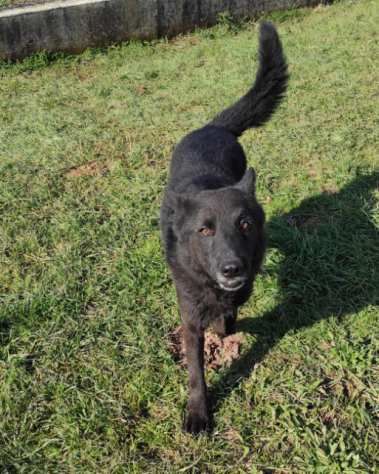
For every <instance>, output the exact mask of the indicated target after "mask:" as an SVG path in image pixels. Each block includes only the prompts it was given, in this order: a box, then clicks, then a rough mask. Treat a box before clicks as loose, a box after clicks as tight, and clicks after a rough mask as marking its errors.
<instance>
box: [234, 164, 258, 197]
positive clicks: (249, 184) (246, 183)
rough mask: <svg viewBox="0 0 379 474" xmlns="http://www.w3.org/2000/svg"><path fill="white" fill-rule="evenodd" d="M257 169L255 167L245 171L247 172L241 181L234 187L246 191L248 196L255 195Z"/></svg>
mask: <svg viewBox="0 0 379 474" xmlns="http://www.w3.org/2000/svg"><path fill="white" fill-rule="evenodd" d="M255 179H256V175H255V171H254V168H248V169H247V170H246V171H245V174H244V175H243V177H242V179H241V181H239V182H238V183H237V184H236V185H235V186H234V187H235V188H237V189H239V190H240V191H243V192H244V193H246V194H247V195H248V196H254V195H255Z"/></svg>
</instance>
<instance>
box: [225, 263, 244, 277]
mask: <svg viewBox="0 0 379 474" xmlns="http://www.w3.org/2000/svg"><path fill="white" fill-rule="evenodd" d="M240 273H241V266H240V265H239V264H238V263H237V262H230V263H227V264H226V265H224V267H223V269H222V274H223V275H224V277H226V278H234V277H236V276H238V275H239V274H240Z"/></svg>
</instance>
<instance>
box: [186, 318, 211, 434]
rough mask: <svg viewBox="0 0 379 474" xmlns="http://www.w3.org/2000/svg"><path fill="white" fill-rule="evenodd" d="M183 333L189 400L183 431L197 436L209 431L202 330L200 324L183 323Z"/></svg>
mask: <svg viewBox="0 0 379 474" xmlns="http://www.w3.org/2000/svg"><path fill="white" fill-rule="evenodd" d="M183 333H184V344H185V350H186V358H187V364H188V372H189V380H188V386H189V400H188V405H187V413H186V416H185V420H184V429H185V430H186V431H188V432H189V433H193V434H197V433H199V432H200V431H208V430H209V429H210V418H209V412H208V401H207V386H206V384H205V378H204V330H203V329H202V328H201V327H200V324H193V323H186V322H183Z"/></svg>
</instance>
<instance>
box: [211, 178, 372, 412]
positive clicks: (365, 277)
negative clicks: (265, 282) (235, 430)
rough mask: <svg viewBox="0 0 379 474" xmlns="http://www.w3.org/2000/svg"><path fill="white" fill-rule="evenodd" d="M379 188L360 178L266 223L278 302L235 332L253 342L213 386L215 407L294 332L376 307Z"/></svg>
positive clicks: (247, 319)
mask: <svg viewBox="0 0 379 474" xmlns="http://www.w3.org/2000/svg"><path fill="white" fill-rule="evenodd" d="M378 187H379V172H375V173H373V174H371V175H361V176H357V177H356V178H355V179H354V180H353V181H351V182H350V183H349V184H348V185H347V186H345V187H344V188H343V189H342V190H341V191H339V192H338V193H336V192H334V193H333V192H330V191H329V192H325V193H322V194H319V195H317V196H315V197H311V198H309V199H306V200H304V201H303V202H302V203H301V204H300V206H299V207H297V208H295V209H293V210H292V211H290V212H289V213H287V214H285V215H281V216H275V217H273V218H272V219H271V220H270V221H269V222H268V224H267V233H268V236H269V245H268V247H269V249H273V248H275V249H278V250H279V252H280V255H281V257H282V258H281V262H280V264H279V269H275V270H276V271H277V272H278V282H279V287H280V302H279V304H278V305H277V306H276V307H275V308H274V309H272V310H270V311H268V312H267V313H264V314H263V315H262V316H258V317H251V318H244V319H242V320H241V321H239V322H238V323H237V331H242V332H245V333H250V334H253V335H254V336H255V338H256V341H255V342H254V344H253V346H252V347H250V349H248V350H247V351H246V352H245V353H244V355H243V356H242V357H241V358H240V359H238V360H236V361H235V362H234V363H233V364H232V366H231V367H230V368H229V369H227V370H226V371H225V372H224V373H223V374H222V375H221V377H220V378H219V379H218V381H217V382H216V383H215V384H214V385H213V386H211V388H210V397H211V399H212V401H213V405H214V409H215V410H217V408H218V407H219V406H220V404H221V403H222V401H223V400H224V399H225V398H227V397H228V395H229V394H230V393H231V392H232V390H233V389H234V388H235V387H236V385H237V384H239V383H240V382H241V380H243V379H245V378H247V377H248V376H249V375H250V373H251V371H252V370H253V368H254V366H255V364H257V363H258V362H259V361H261V360H262V359H263V358H264V357H265V355H266V354H267V353H268V352H269V351H270V350H271V349H272V348H273V347H274V346H275V345H276V343H277V342H278V341H280V339H281V338H283V337H284V336H285V335H286V334H287V333H288V332H289V331H293V332H296V331H299V330H302V329H303V328H305V327H308V326H311V325H313V324H314V323H316V322H317V321H320V320H321V319H325V318H329V317H330V316H332V315H334V316H336V317H338V318H342V317H344V316H346V315H348V314H352V313H354V312H357V311H359V310H361V309H363V308H365V307H366V306H368V305H375V304H378V303H379V290H378V287H379V285H378V282H379V235H378V231H377V229H376V227H375V223H374V221H373V217H372V215H373V212H372V211H373V209H374V206H375V199H374V198H375V196H374V193H375V190H378ZM269 253H270V252H269ZM276 253H277V252H276ZM269 267H270V265H269ZM270 271H272V270H270V268H269V269H268V270H266V272H270ZM253 298H254V295H253Z"/></svg>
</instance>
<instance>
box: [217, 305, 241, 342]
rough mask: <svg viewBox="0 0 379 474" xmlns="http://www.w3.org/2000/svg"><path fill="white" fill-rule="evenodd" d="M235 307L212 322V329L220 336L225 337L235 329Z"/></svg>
mask: <svg viewBox="0 0 379 474" xmlns="http://www.w3.org/2000/svg"><path fill="white" fill-rule="evenodd" d="M236 320H237V309H233V311H231V312H230V313H229V314H227V315H222V316H219V317H218V318H217V319H215V320H214V321H213V322H212V329H213V330H214V332H215V333H216V334H217V335H218V336H220V337H225V336H229V335H230V334H233V333H234V332H235V330H236Z"/></svg>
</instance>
